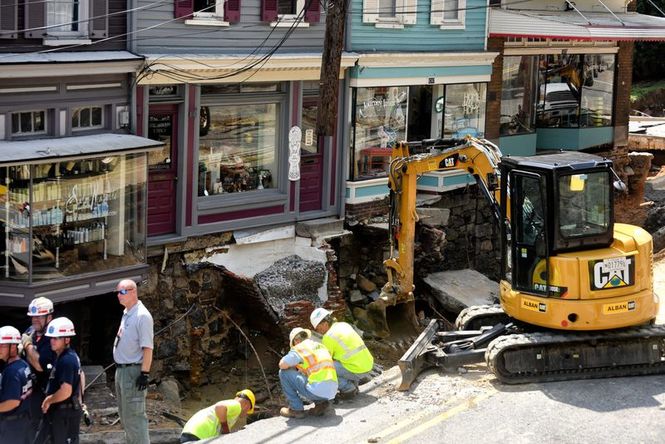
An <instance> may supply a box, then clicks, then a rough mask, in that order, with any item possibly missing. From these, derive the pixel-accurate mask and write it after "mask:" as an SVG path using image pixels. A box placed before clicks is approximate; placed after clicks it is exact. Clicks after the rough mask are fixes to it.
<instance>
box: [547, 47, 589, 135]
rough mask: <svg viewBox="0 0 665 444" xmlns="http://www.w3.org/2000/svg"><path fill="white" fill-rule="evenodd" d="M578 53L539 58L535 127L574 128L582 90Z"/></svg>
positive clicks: (576, 123)
mask: <svg viewBox="0 0 665 444" xmlns="http://www.w3.org/2000/svg"><path fill="white" fill-rule="evenodd" d="M581 60H582V56H580V55H568V54H567V55H560V54H555V55H547V56H541V58H540V69H539V71H540V75H539V77H540V91H539V95H538V105H537V107H536V119H537V124H538V126H539V127H546V128H570V127H578V126H579V121H580V119H584V118H586V117H585V116H580V112H579V111H580V109H579V108H580V96H581V90H582V81H583V80H582V69H581V64H580V63H581Z"/></svg>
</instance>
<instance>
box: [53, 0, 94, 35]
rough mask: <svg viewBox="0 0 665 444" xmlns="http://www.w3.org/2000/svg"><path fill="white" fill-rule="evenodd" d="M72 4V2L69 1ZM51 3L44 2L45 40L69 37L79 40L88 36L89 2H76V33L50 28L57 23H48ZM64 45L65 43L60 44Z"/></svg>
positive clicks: (86, 0)
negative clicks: (77, 9)
mask: <svg viewBox="0 0 665 444" xmlns="http://www.w3.org/2000/svg"><path fill="white" fill-rule="evenodd" d="M71 2H72V3H73V2H74V0H71ZM53 3H55V2H53V1H48V0H47V2H46V39H47V40H48V38H49V37H58V38H62V37H69V38H71V39H80V38H83V37H88V36H89V35H90V28H89V22H90V20H89V19H90V0H78V8H79V11H78V28H79V29H78V31H56V30H54V29H53V28H51V26H55V25H57V23H49V16H50V14H49V6H51V5H52V4H53ZM58 3H64V0H58ZM61 44H66V43H61Z"/></svg>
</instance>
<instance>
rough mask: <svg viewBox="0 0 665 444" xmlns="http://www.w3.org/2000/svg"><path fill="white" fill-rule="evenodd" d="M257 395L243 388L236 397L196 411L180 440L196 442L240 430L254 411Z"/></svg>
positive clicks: (183, 430)
mask: <svg viewBox="0 0 665 444" xmlns="http://www.w3.org/2000/svg"><path fill="white" fill-rule="evenodd" d="M255 404H256V397H255V396H254V393H253V392H252V391H251V390H249V389H245V390H241V391H239V392H238V393H236V396H235V398H233V399H227V400H225V401H219V402H218V403H217V404H215V405H211V406H210V407H206V408H204V409H202V410H199V411H198V412H196V413H194V416H192V417H191V418H189V421H187V424H185V427H184V428H183V429H182V433H181V434H180V442H181V443H186V442H194V441H199V440H201V439H207V438H214V437H215V436H219V435H222V434H226V433H233V432H237V431H238V430H240V429H241V428H242V427H243V425H244V424H245V421H246V420H247V415H250V414H252V413H254V406H255Z"/></svg>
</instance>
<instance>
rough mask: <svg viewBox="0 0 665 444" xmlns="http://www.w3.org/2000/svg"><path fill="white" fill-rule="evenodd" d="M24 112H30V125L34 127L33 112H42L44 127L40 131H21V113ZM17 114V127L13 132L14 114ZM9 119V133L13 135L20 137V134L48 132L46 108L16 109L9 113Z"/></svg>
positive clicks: (31, 134) (29, 134)
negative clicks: (16, 130)
mask: <svg viewBox="0 0 665 444" xmlns="http://www.w3.org/2000/svg"><path fill="white" fill-rule="evenodd" d="M24 113H30V114H32V123H31V124H32V127H33V128H34V126H35V113H44V129H43V130H41V131H21V116H20V115H21V114H24ZM15 114H18V115H19V118H18V119H19V120H18V122H19V129H18V132H17V133H15V132H14V128H13V126H14V123H13V120H14V115H15ZM10 119H11V121H10V122H9V132H10V133H11V135H12V136H14V137H22V136H33V135H38V134H46V133H47V132H48V110H46V109H29V110H23V111H16V112H13V113H11V115H10Z"/></svg>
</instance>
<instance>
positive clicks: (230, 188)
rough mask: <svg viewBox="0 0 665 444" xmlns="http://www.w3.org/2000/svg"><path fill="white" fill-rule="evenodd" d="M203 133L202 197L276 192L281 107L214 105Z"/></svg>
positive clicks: (207, 108) (206, 111) (207, 111)
mask: <svg viewBox="0 0 665 444" xmlns="http://www.w3.org/2000/svg"><path fill="white" fill-rule="evenodd" d="M204 114H205V115H206V116H207V123H206V125H203V124H202V125H201V128H200V131H199V134H200V136H199V183H198V195H199V196H210V195H215V194H222V193H237V192H242V191H252V190H263V189H268V188H276V187H277V186H278V183H277V178H278V171H277V141H278V137H279V105H278V104H276V103H262V104H243V105H214V106H205V107H202V108H201V115H202V116H203V115H204Z"/></svg>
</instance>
